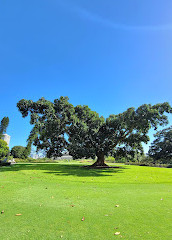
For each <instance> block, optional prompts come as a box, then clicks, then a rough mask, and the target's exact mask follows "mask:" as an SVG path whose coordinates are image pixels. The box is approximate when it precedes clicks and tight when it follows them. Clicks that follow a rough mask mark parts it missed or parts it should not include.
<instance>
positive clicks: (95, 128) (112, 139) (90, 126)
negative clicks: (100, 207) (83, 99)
mask: <svg viewBox="0 0 172 240" xmlns="http://www.w3.org/2000/svg"><path fill="white" fill-rule="evenodd" d="M17 106H18V109H19V111H20V112H21V113H22V116H23V117H26V116H28V114H29V113H30V118H31V120H30V123H31V124H32V125H33V129H32V131H31V133H30V136H29V138H28V145H31V144H32V143H33V144H34V145H35V146H36V147H37V149H38V150H39V149H44V150H46V152H47V156H48V157H56V156H60V155H61V154H62V152H63V151H64V150H65V149H68V151H69V153H70V154H71V155H72V156H73V157H74V158H82V157H91V158H93V159H94V158H95V157H97V161H96V162H95V164H94V166H106V164H105V162H104V161H105V156H108V155H109V154H111V153H112V152H114V150H115V149H116V148H118V150H119V147H122V148H124V147H127V148H130V149H135V148H137V149H140V151H141V150H142V147H141V143H142V142H144V143H147V142H148V141H149V137H148V131H149V129H150V128H151V127H153V128H154V129H157V127H158V125H161V126H163V125H166V124H167V123H168V119H167V116H166V115H165V113H171V112H172V108H171V107H170V105H169V104H168V103H162V104H156V105H151V104H144V105H142V106H140V107H139V108H137V109H135V108H129V109H127V110H126V111H125V112H123V113H120V114H117V115H114V114H113V115H110V116H109V117H108V118H106V119H105V118H104V117H102V116H101V117H100V116H99V114H98V113H96V112H94V111H91V109H90V108H89V107H88V106H81V105H78V106H76V107H74V106H73V105H72V104H70V103H69V102H68V98H67V97H60V98H59V99H55V100H54V102H50V101H47V100H45V99H44V98H41V99H40V100H38V101H37V102H33V101H31V100H25V99H22V100H20V101H19V102H18V104H17Z"/></svg>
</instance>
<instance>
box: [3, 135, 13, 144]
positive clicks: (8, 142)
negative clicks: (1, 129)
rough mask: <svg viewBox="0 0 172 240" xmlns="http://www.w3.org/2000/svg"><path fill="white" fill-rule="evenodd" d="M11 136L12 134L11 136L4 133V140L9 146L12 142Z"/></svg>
mask: <svg viewBox="0 0 172 240" xmlns="http://www.w3.org/2000/svg"><path fill="white" fill-rule="evenodd" d="M10 138H11V136H9V135H8V134H6V133H5V134H3V135H2V140H4V141H5V142H6V143H7V144H8V146H9V144H10Z"/></svg>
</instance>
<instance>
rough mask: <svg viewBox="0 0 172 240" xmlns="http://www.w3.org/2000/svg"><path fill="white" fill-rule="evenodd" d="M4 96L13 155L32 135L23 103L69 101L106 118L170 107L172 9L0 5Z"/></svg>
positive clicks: (165, 3)
mask: <svg viewBox="0 0 172 240" xmlns="http://www.w3.org/2000/svg"><path fill="white" fill-rule="evenodd" d="M0 89H1V93H0V119H2V118H3V117H4V116H9V118H10V125H9V128H8V134H9V135H11V143H10V147H12V146H14V145H23V146H25V145H26V139H27V137H28V135H29V132H30V129H31V126H30V125H29V119H22V117H21V114H20V113H19V112H18V110H17V108H16V103H17V102H18V101H19V100H20V99H22V98H25V99H32V100H38V99H39V98H40V97H42V96H44V97H45V98H47V99H49V100H54V99H55V98H58V97H59V96H68V97H69V98H70V101H71V103H72V104H74V105H77V104H86V105H89V106H90V107H91V108H92V109H93V110H95V111H97V112H98V113H100V115H103V116H105V117H107V116H108V115H109V114H112V113H114V114H117V113H119V112H122V111H124V110H126V109H127V108H128V107H138V106H139V105H141V104H143V103H151V104H155V103H159V102H164V101H168V102H170V104H172V94H171V92H172V1H171V0H106V1H105V0H24V1H23V0H15V1H14V0H8V1H6V0H0ZM170 122H171V123H172V118H171V117H170ZM152 133H153V132H151V134H150V136H151V139H152ZM145 149H146V150H147V148H145Z"/></svg>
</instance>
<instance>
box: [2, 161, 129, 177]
mask: <svg viewBox="0 0 172 240" xmlns="http://www.w3.org/2000/svg"><path fill="white" fill-rule="evenodd" d="M123 169H126V167H123V166H120V167H119V168H104V169H94V168H84V167H83V165H80V164H61V163H60V164H58V163H56V164H50V163H40V164H15V165H12V166H9V167H2V168H0V172H10V171H24V170H26V171H28V170H32V171H37V170H38V171H43V172H44V173H45V174H54V175H58V176H60V175H61V176H78V177H103V176H104V177H105V176H112V175H113V174H114V173H121V172H123Z"/></svg>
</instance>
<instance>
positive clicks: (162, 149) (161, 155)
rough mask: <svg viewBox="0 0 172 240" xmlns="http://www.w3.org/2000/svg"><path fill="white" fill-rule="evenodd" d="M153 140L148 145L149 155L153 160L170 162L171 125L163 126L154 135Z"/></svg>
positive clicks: (171, 150)
mask: <svg viewBox="0 0 172 240" xmlns="http://www.w3.org/2000/svg"><path fill="white" fill-rule="evenodd" d="M154 136H155V140H154V141H153V143H152V144H151V146H150V149H149V152H148V154H149V156H150V157H152V158H153V159H154V161H155V162H156V161H159V160H160V161H161V162H162V163H172V126H170V127H169V128H165V129H163V130H161V131H159V132H157V133H156V134H155V135H154Z"/></svg>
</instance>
